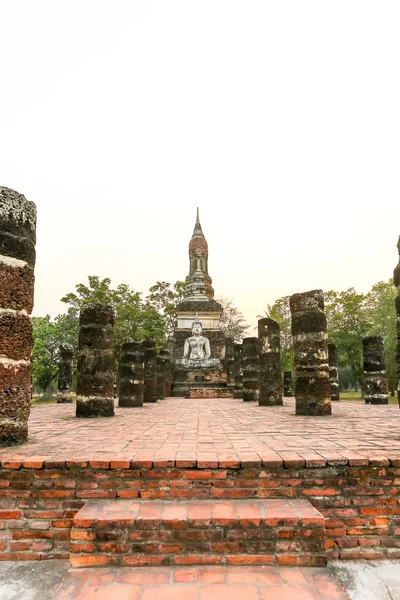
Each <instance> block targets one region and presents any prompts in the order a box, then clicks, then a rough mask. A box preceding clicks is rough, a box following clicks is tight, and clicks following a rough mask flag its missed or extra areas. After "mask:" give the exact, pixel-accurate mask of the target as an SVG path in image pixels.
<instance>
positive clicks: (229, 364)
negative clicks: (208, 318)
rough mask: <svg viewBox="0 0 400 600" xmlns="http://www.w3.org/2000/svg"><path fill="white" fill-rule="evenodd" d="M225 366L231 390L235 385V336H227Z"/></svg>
mask: <svg viewBox="0 0 400 600" xmlns="http://www.w3.org/2000/svg"><path fill="white" fill-rule="evenodd" d="M225 367H226V373H227V385H228V388H230V389H231V390H233V389H234V387H235V374H234V371H235V354H234V342H233V338H226V342H225Z"/></svg>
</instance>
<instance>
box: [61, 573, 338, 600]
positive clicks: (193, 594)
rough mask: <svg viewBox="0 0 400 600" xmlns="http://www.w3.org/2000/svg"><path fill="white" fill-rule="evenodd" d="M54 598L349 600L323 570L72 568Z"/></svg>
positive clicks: (118, 599)
mask: <svg viewBox="0 0 400 600" xmlns="http://www.w3.org/2000/svg"><path fill="white" fill-rule="evenodd" d="M52 599H53V600H110V599H112V600H349V596H348V595H347V593H346V592H345V591H344V590H343V588H342V587H341V585H340V584H339V583H338V581H337V580H336V579H335V578H334V577H333V575H331V574H330V573H329V572H328V571H327V570H326V569H307V568H290V569H287V568H273V567H190V568H189V567H188V568H174V569H170V568H155V567H152V568H136V569H130V568H125V569H117V568H113V569H79V570H75V569H71V570H70V571H69V573H68V574H67V576H66V577H65V579H64V581H63V583H62V584H61V586H60V587H59V588H58V590H57V591H56V592H55V594H54V595H53V596H52Z"/></svg>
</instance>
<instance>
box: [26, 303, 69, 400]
mask: <svg viewBox="0 0 400 600" xmlns="http://www.w3.org/2000/svg"><path fill="white" fill-rule="evenodd" d="M32 329H33V353H32V370H33V379H34V383H35V384H36V385H37V386H38V387H39V388H40V389H41V390H43V391H44V395H45V396H49V395H50V386H51V383H52V382H53V381H54V379H55V378H56V377H57V374H58V359H59V348H60V346H61V345H62V344H69V345H71V346H72V347H73V348H75V347H76V344H77V334H78V319H77V317H76V315H74V313H73V311H68V313H67V314H65V315H58V316H57V317H56V318H55V319H54V320H52V319H51V317H50V315H46V316H45V317H32Z"/></svg>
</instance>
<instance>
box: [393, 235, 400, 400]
mask: <svg viewBox="0 0 400 600" xmlns="http://www.w3.org/2000/svg"><path fill="white" fill-rule="evenodd" d="M397 250H398V251H399V262H398V264H397V266H396V268H395V270H394V273H393V283H394V285H395V286H396V287H397V296H396V299H395V304H396V312H397V323H396V331H397V346H396V364H397V379H398V384H397V401H398V403H399V407H400V237H399V241H398V242H397Z"/></svg>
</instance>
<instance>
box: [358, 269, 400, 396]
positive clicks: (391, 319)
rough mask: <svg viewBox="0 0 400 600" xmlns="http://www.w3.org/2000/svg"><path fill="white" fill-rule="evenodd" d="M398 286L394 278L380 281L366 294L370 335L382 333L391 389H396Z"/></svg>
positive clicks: (392, 390)
mask: <svg viewBox="0 0 400 600" xmlns="http://www.w3.org/2000/svg"><path fill="white" fill-rule="evenodd" d="M395 298H396V288H395V287H394V284H393V279H390V280H389V281H379V282H378V283H376V284H375V285H374V286H373V287H372V289H371V291H370V292H369V293H368V294H367V295H366V305H367V312H368V317H369V321H370V323H371V330H370V332H369V334H370V335H381V336H382V337H383V343H384V348H385V364H386V373H387V378H388V385H389V390H390V391H391V393H392V394H394V391H395V389H396V384H397V377H396V343H397V338H396V318H397V315H396V307H395Z"/></svg>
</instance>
